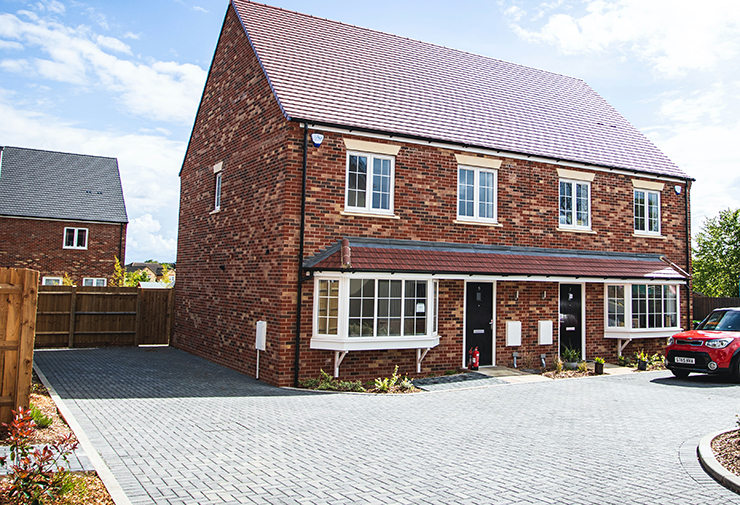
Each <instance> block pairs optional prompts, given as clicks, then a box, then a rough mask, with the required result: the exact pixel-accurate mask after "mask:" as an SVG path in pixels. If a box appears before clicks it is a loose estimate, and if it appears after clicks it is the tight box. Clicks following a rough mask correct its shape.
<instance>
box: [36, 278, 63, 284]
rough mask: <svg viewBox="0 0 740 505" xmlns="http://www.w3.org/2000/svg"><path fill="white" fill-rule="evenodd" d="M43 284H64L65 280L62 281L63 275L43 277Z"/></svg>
mask: <svg viewBox="0 0 740 505" xmlns="http://www.w3.org/2000/svg"><path fill="white" fill-rule="evenodd" d="M47 281H48V282H47ZM41 285H42V286H62V285H63V282H62V278H61V277H44V278H43V279H41Z"/></svg>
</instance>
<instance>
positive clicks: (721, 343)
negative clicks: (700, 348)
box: [704, 338, 734, 349]
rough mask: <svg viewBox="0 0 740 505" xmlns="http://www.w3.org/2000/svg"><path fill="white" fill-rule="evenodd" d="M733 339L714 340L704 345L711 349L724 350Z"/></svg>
mask: <svg viewBox="0 0 740 505" xmlns="http://www.w3.org/2000/svg"><path fill="white" fill-rule="evenodd" d="M733 340H734V339H732V338H715V339H714V340H707V341H706V342H704V345H706V346H707V347H711V348H712V349H724V348H725V347H727V346H728V345H730V344H731V343H732V341H733Z"/></svg>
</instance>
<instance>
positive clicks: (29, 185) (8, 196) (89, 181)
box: [0, 147, 128, 223]
mask: <svg viewBox="0 0 740 505" xmlns="http://www.w3.org/2000/svg"><path fill="white" fill-rule="evenodd" d="M0 149H1V151H0V156H1V157H0V216H17V217H37V218H48V219H69V220H74V221H97V222H104V223H127V222H128V216H127V215H126V205H125V203H124V201H123V189H122V188H121V177H120V174H119V173H118V161H117V160H116V159H115V158H103V157H101V156H87V155H83V154H70V153H60V152H55V151H41V150H37V149H24V148H21V147H2V148H0Z"/></svg>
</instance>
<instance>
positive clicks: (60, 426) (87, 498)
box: [0, 373, 114, 505]
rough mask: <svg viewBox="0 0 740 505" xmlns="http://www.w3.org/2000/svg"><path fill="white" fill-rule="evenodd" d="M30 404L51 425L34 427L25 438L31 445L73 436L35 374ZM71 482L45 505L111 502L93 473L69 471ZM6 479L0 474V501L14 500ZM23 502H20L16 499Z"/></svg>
mask: <svg viewBox="0 0 740 505" xmlns="http://www.w3.org/2000/svg"><path fill="white" fill-rule="evenodd" d="M31 404H32V405H33V406H35V407H36V408H37V409H38V410H39V411H40V412H41V414H43V415H44V416H46V417H48V418H50V419H51V424H50V425H49V426H48V427H46V428H39V427H36V428H34V430H33V433H32V434H31V436H30V437H29V439H28V442H29V444H31V445H44V444H52V443H55V442H59V441H60V440H61V439H62V438H64V437H65V436H67V435H71V436H72V437H74V433H73V432H72V430H71V429H70V428H69V426H68V425H67V423H65V422H64V419H62V417H61V416H60V415H59V411H58V410H57V407H56V404H55V403H54V400H52V398H51V396H50V395H49V392H48V391H47V389H46V388H45V387H44V385H43V384H42V383H41V381H40V380H39V379H38V377H37V376H36V374H35V373H34V375H33V383H32V385H31ZM0 430H2V431H0V445H6V446H7V445H9V441H8V434H7V432H6V430H5V429H2V428H0ZM70 481H71V483H72V485H71V486H70V487H71V490H70V491H69V492H68V493H66V494H64V495H63V496H61V497H59V498H56V499H54V500H46V501H44V504H46V505H93V504H94V505H114V502H113V499H112V498H111V497H110V494H109V493H108V490H107V489H106V488H105V485H104V484H103V482H102V481H101V480H100V478H99V477H98V475H97V474H96V473H95V472H73V473H70ZM9 487H10V478H9V477H7V476H5V475H2V476H0V503H3V504H4V503H8V504H12V503H15V502H13V501H12V500H11V498H10V497H9V492H10V488H9ZM20 503H23V502H20Z"/></svg>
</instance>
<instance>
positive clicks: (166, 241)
mask: <svg viewBox="0 0 740 505" xmlns="http://www.w3.org/2000/svg"><path fill="white" fill-rule="evenodd" d="M15 98H17V96H16V94H14V93H12V92H8V91H5V90H2V89H0V117H2V118H3V120H2V121H0V139H2V143H3V144H4V145H12V146H18V147H33V148H36V149H49V150H56V151H63V152H73V153H81V154H91V155H99V156H112V157H115V158H117V159H118V164H119V168H120V172H121V182H122V184H123V190H124V195H125V199H126V209H127V211H128V216H129V221H130V222H131V225H130V227H129V230H130V231H129V233H130V234H133V235H131V236H132V237H133V240H129V241H128V243H127V246H126V261H127V262H130V261H138V260H142V261H143V260H144V259H147V258H149V257H152V256H156V257H157V258H159V259H162V260H163V261H167V260H174V258H175V250H176V242H177V212H178V207H179V205H178V203H179V178H178V172H179V170H180V166H181V164H182V159H183V156H184V153H185V148H186V144H185V142H176V141H171V140H168V139H167V138H165V137H163V136H161V135H153V134H152V135H144V134H126V133H120V132H115V131H94V130H89V129H85V128H80V127H78V126H76V125H74V124H72V123H69V122H64V121H62V120H60V119H58V118H55V117H52V116H49V115H46V114H43V113H39V112H33V111H28V110H24V109H21V108H18V107H17V104H16V103H15ZM155 223H156V225H155ZM132 229H133V230H132Z"/></svg>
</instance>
